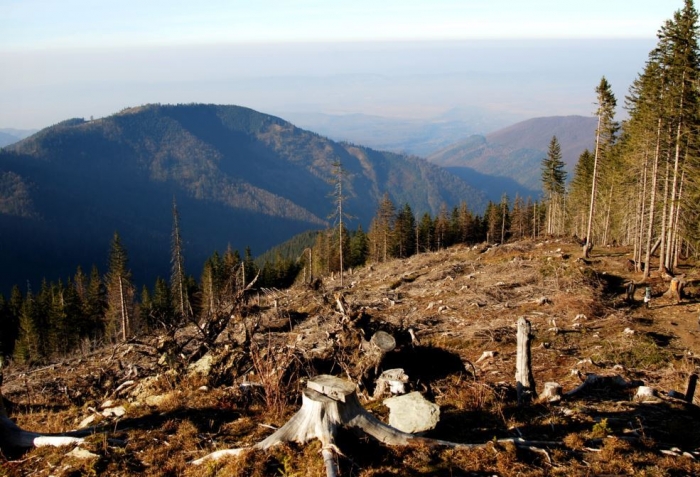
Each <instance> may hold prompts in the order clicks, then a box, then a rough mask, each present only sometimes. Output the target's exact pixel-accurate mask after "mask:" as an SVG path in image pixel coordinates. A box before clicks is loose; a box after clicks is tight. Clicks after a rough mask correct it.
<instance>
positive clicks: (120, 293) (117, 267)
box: [105, 232, 134, 341]
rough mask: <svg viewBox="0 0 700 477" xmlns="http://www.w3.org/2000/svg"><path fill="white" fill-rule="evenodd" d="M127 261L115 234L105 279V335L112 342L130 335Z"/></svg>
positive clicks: (131, 299) (130, 295)
mask: <svg viewBox="0 0 700 477" xmlns="http://www.w3.org/2000/svg"><path fill="white" fill-rule="evenodd" d="M128 261H129V260H128V256H127V252H126V249H125V248H124V247H123V246H122V243H121V238H120V237H119V234H118V233H117V232H115V233H114V236H113V238H112V243H111V246H110V252H109V271H108V272H107V275H106V277H105V283H106V287H107V312H106V314H105V333H106V336H107V338H108V339H110V340H112V341H116V340H118V339H122V340H126V339H127V338H128V337H129V336H130V335H131V333H132V326H133V323H132V322H133V319H134V316H133V315H134V314H133V308H134V291H133V285H132V283H131V271H130V270H129V268H128Z"/></svg>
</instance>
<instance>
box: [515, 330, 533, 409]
mask: <svg viewBox="0 0 700 477" xmlns="http://www.w3.org/2000/svg"><path fill="white" fill-rule="evenodd" d="M531 329H532V328H531V325H530V322H529V321H528V320H527V319H525V317H524V316H521V317H520V318H518V337H517V338H518V344H517V353H516V363H515V386H516V389H517V391H518V405H523V404H527V403H528V402H530V401H531V400H532V396H533V395H535V379H534V378H533V376H532V365H531V359H530V357H531V354H530V337H531V334H530V331H531Z"/></svg>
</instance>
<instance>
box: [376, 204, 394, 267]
mask: <svg viewBox="0 0 700 477" xmlns="http://www.w3.org/2000/svg"><path fill="white" fill-rule="evenodd" d="M395 213H396V207H395V206H394V203H393V202H392V201H391V199H390V198H389V194H388V193H385V194H384V196H383V197H382V200H381V201H380V203H379V207H378V209H377V215H376V216H375V217H374V219H373V220H372V223H371V224H370V228H369V232H370V233H369V239H370V249H371V250H373V251H374V254H373V255H374V256H373V260H375V261H382V262H385V261H387V260H388V259H389V258H390V255H391V244H392V240H393V237H392V233H393V230H394V220H395V219H396V217H395Z"/></svg>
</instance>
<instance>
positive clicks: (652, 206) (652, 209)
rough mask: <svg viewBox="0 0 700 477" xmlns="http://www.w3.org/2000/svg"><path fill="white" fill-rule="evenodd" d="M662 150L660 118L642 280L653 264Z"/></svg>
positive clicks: (644, 279)
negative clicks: (653, 238)
mask: <svg viewBox="0 0 700 477" xmlns="http://www.w3.org/2000/svg"><path fill="white" fill-rule="evenodd" d="M660 150H661V118H659V123H658V125H657V130H656V150H655V151H654V166H653V168H652V174H651V197H650V198H649V225H648V228H647V237H646V239H647V240H646V242H647V243H646V254H645V257H644V264H645V265H644V275H643V276H642V281H646V280H647V279H648V278H649V270H650V269H651V265H650V263H649V261H650V260H651V253H652V252H651V238H652V234H653V232H654V215H655V213H656V189H657V184H658V175H659V155H660Z"/></svg>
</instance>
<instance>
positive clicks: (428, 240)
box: [416, 212, 435, 253]
mask: <svg viewBox="0 0 700 477" xmlns="http://www.w3.org/2000/svg"><path fill="white" fill-rule="evenodd" d="M434 234H435V224H434V222H433V219H432V217H430V214H429V213H427V212H425V213H424V214H423V216H422V217H421V219H420V222H419V224H418V227H417V228H416V251H417V252H418V253H421V252H430V251H432V250H434V243H433V237H434Z"/></svg>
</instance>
